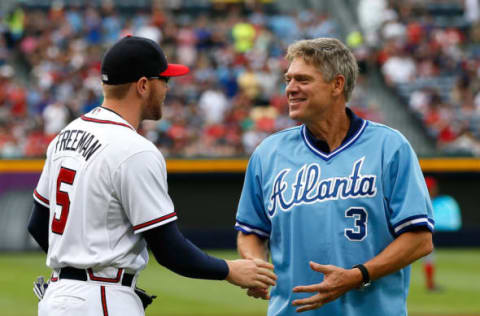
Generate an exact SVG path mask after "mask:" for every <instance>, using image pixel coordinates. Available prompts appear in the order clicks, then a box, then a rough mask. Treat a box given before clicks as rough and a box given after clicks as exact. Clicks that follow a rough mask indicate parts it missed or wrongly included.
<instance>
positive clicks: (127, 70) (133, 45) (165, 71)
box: [102, 35, 190, 85]
mask: <svg viewBox="0 0 480 316" xmlns="http://www.w3.org/2000/svg"><path fill="white" fill-rule="evenodd" d="M189 71H190V69H189V68H188V67H187V66H185V65H180V64H169V63H168V62H167V58H166V57H165V54H164V53H163V51H162V49H161V48H160V45H158V43H156V42H154V41H152V40H151V39H148V38H144V37H138V36H130V35H128V36H126V37H124V38H122V39H121V40H119V41H118V42H116V43H115V44H114V45H113V46H112V47H111V48H110V49H108V50H107V52H106V53H105V55H104V56H103V60H102V82H103V83H105V84H110V85H116V84H123V83H129V82H135V81H137V80H138V79H140V78H141V77H147V78H149V77H159V76H160V77H176V76H183V75H185V74H187V73H188V72H189Z"/></svg>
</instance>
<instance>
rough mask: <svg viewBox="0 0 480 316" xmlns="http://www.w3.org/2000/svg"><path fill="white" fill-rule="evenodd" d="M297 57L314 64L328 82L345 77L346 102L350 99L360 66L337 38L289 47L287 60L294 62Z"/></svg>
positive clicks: (302, 41) (306, 42)
mask: <svg viewBox="0 0 480 316" xmlns="http://www.w3.org/2000/svg"><path fill="white" fill-rule="evenodd" d="M297 57H301V58H303V60H305V62H306V63H308V64H313V65H314V66H315V67H316V68H317V69H318V70H319V71H320V73H321V74H322V76H323V80H325V81H326V82H330V81H332V80H333V79H334V78H335V76H337V75H342V76H344V77H345V86H344V88H343V95H344V96H345V100H346V101H348V100H349V99H350V96H351V95H352V91H353V88H354V87H355V81H356V80H357V76H358V64H357V60H356V59H355V56H353V54H352V52H351V51H350V50H349V49H348V48H347V46H345V45H344V44H343V43H342V42H340V41H339V40H338V39H335V38H315V39H310V40H301V41H297V42H295V43H293V44H291V45H290V46H289V47H288V50H287V55H286V56H285V58H286V59H287V60H288V61H289V62H292V61H293V60H294V59H295V58H297Z"/></svg>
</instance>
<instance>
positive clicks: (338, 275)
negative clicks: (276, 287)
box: [292, 261, 362, 313]
mask: <svg viewBox="0 0 480 316" xmlns="http://www.w3.org/2000/svg"><path fill="white" fill-rule="evenodd" d="M310 267H311V268H312V270H314V271H317V272H320V273H323V274H324V279H323V282H321V283H317V284H312V285H303V286H296V287H294V288H293V292H295V293H316V294H315V295H313V296H310V297H307V298H303V299H297V300H294V301H293V302H292V304H293V305H294V306H299V307H298V308H297V312H299V313H300V312H305V311H309V310H312V309H316V308H319V307H322V305H324V304H326V303H328V302H331V301H333V300H335V299H337V298H339V297H340V296H342V295H343V294H345V293H346V292H348V291H350V290H351V289H353V288H356V287H358V285H359V284H361V280H362V276H361V272H360V270H358V269H351V270H347V269H343V268H339V267H336V266H333V265H322V264H318V263H315V262H313V261H310Z"/></svg>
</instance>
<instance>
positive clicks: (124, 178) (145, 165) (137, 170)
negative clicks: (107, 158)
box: [113, 151, 177, 234]
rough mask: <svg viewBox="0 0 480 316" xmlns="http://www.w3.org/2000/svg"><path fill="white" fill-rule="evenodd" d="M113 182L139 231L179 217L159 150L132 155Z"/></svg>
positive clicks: (134, 227) (119, 169)
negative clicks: (169, 190) (170, 193)
mask: <svg viewBox="0 0 480 316" xmlns="http://www.w3.org/2000/svg"><path fill="white" fill-rule="evenodd" d="M113 181H114V190H115V193H116V195H117V197H118V199H119V200H120V202H121V204H122V205H123V207H124V210H125V212H126V215H127V217H128V219H129V220H130V223H131V224H132V226H133V230H134V232H135V233H136V234H138V233H141V232H144V231H146V230H149V229H152V228H154V227H157V226H160V225H163V224H166V223H169V222H172V221H174V220H176V219H177V214H176V213H175V211H174V207H173V202H172V199H171V198H170V196H169V195H168V185H167V170H166V166H165V160H164V159H163V156H162V155H161V153H160V152H154V151H144V152H140V153H137V154H134V155H133V156H131V157H129V158H128V159H127V160H125V161H124V162H123V163H122V164H121V165H120V166H119V168H118V170H117V171H116V172H115V173H114V177H113Z"/></svg>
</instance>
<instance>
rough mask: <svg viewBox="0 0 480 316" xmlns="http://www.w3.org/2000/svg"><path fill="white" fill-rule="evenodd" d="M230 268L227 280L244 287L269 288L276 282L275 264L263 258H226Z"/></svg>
mask: <svg viewBox="0 0 480 316" xmlns="http://www.w3.org/2000/svg"><path fill="white" fill-rule="evenodd" d="M226 261H227V264H228V268H229V270H230V271H229V273H228V276H227V281H228V282H230V283H232V284H235V285H238V286H241V287H243V288H260V289H267V288H268V287H269V286H271V285H275V284H276V282H275V281H276V280H277V276H276V275H275V273H273V265H272V264H271V263H269V262H266V261H264V260H261V259H239V260H226Z"/></svg>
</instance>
